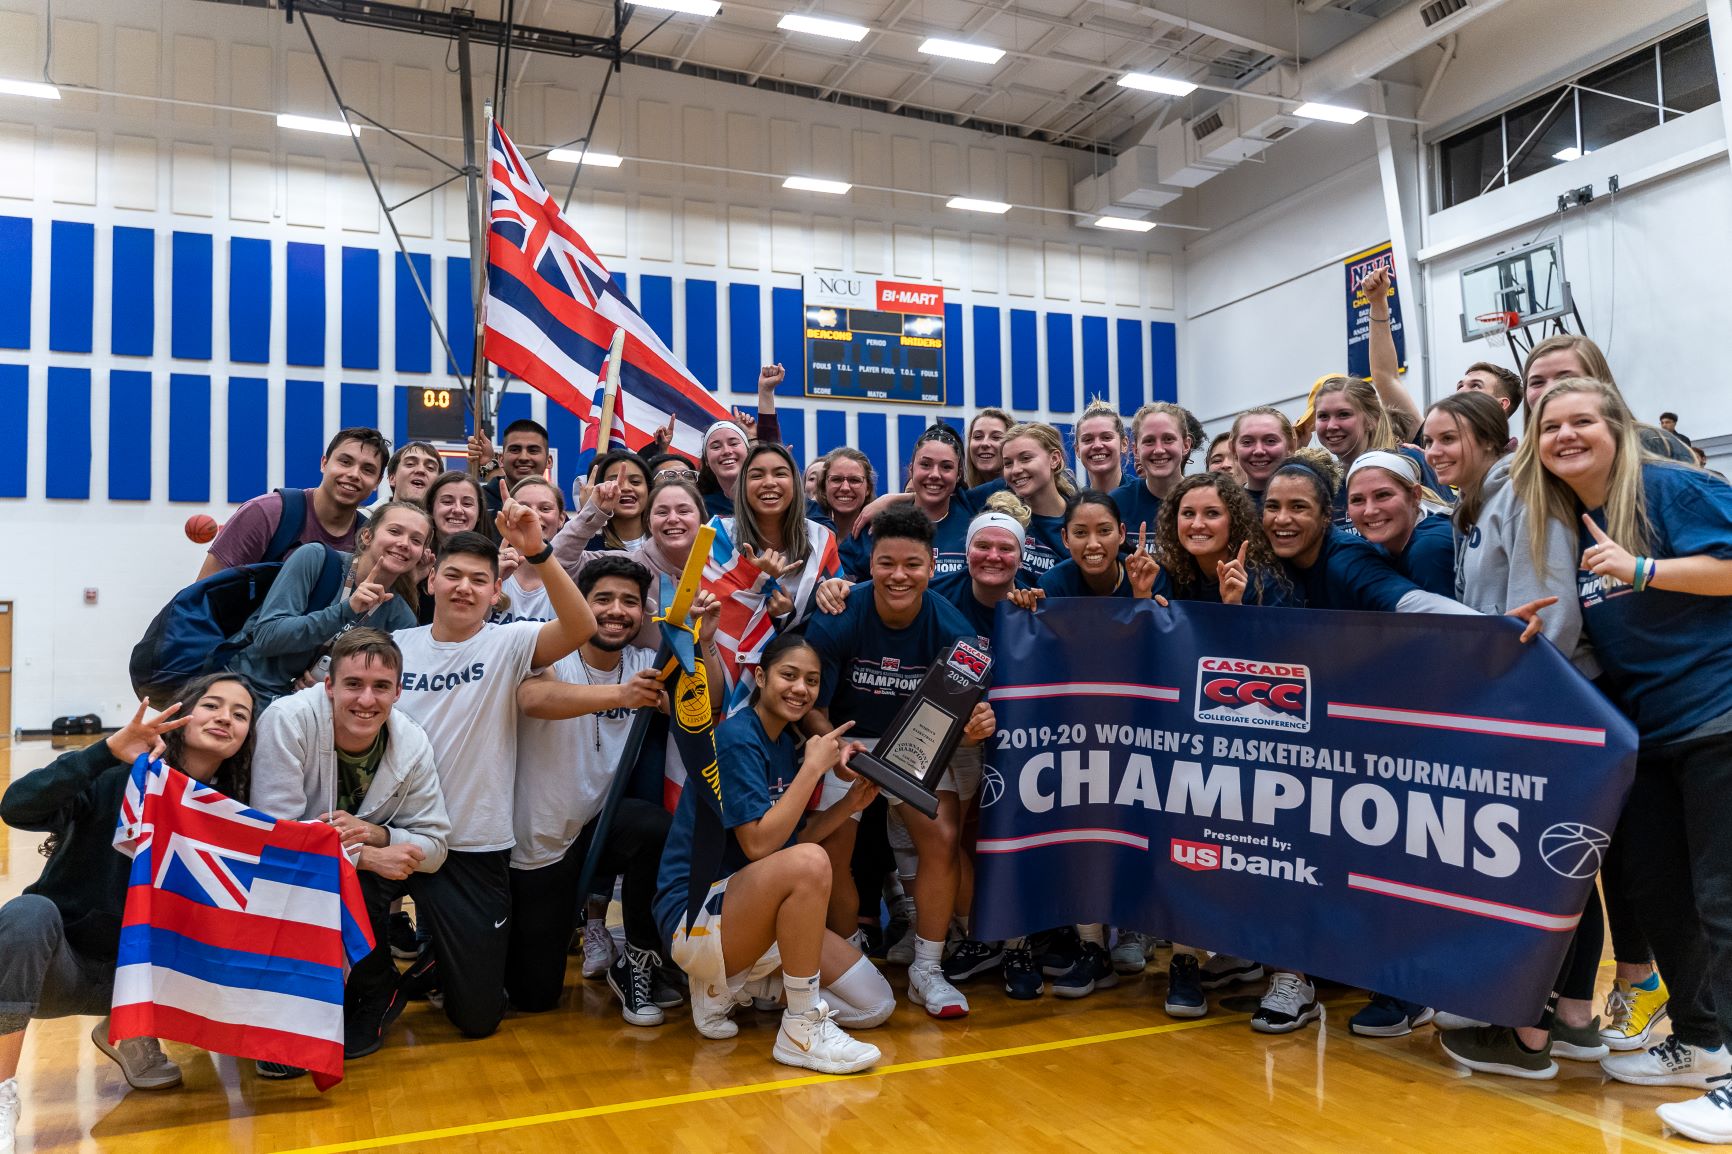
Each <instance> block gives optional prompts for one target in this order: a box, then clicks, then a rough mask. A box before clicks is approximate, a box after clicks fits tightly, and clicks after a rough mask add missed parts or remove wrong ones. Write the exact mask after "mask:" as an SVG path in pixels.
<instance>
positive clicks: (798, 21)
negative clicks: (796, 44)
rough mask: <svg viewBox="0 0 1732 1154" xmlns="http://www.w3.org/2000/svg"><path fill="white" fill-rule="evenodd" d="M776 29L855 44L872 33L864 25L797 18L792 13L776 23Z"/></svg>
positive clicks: (815, 18) (806, 17)
mask: <svg viewBox="0 0 1732 1154" xmlns="http://www.w3.org/2000/svg"><path fill="white" fill-rule="evenodd" d="M776 27H778V28H780V29H781V30H782V31H784V32H808V33H810V34H811V35H813V36H828V37H830V38H831V39H833V40H852V41H854V42H855V43H859V42H860V41H862V40H864V39H865V38H866V33H867V32H869V31H871V29H869V28H867V27H866V26H865V25H864V24H850V23H848V22H847V21H845V20H825V19H823V18H822V17H819V16H796V15H794V14H793V13H791V12H790V13H789V14H788V15H786V16H784V17H782V18H781V19H780V20H778V21H776Z"/></svg>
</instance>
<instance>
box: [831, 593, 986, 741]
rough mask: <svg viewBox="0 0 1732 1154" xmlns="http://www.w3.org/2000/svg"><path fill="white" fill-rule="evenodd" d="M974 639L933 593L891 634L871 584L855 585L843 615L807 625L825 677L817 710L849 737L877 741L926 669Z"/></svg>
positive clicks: (959, 616) (964, 620)
mask: <svg viewBox="0 0 1732 1154" xmlns="http://www.w3.org/2000/svg"><path fill="white" fill-rule="evenodd" d="M975 635H976V633H975V629H974V626H973V625H971V624H970V623H969V621H968V619H967V618H965V617H964V616H963V615H962V614H961V613H959V612H957V611H956V609H955V607H954V606H952V605H951V604H950V602H948V601H946V600H944V599H943V598H942V597H939V596H938V595H936V594H935V593H933V592H932V591H931V590H930V589H928V590H926V592H925V593H923V594H922V595H921V603H920V612H919V613H917V614H916V615H915V617H914V620H913V622H912V623H910V624H909V625H908V626H907V627H906V628H903V629H892V628H890V627H889V626H888V625H885V624H884V621H883V619H882V618H880V617H879V616H878V606H877V604H876V602H875V601H874V598H873V592H872V586H871V584H870V583H868V584H864V585H856V586H855V587H854V588H853V589H851V590H849V591H848V605H847V607H846V608H845V609H843V610H842V612H840V613H837V614H834V615H832V614H827V613H818V614H815V615H814V616H813V617H812V619H811V620H810V621H809V622H807V624H806V640H807V641H809V642H811V643H812V648H813V649H816V650H817V651H818V658H819V661H820V662H822V664H823V670H824V675H823V681H822V683H821V684H820V685H819V688H818V704H819V705H821V706H824V707H825V708H826V709H828V710H829V712H830V720H831V721H832V722H833V723H835V724H837V725H840V724H841V723H842V722H844V721H852V722H853V723H854V728H853V729H851V730H849V736H850V737H862V738H868V737H879V736H882V735H883V733H884V730H885V729H887V728H888V727H889V725H890V722H891V721H892V720H893V719H894V718H895V716H896V711H897V710H898V709H900V708H902V702H903V701H904V700H905V699H906V698H907V697H908V695H909V694H910V693H913V692H914V690H915V689H916V688H918V687H919V685H920V681H921V679H922V678H924V677H925V676H926V670H927V668H928V667H929V666H931V664H932V663H933V662H934V661H936V660H938V658H939V657H940V656H941V655H942V654H943V653H944V651H945V650H946V649H948V648H949V647H950V644H951V642H953V641H958V640H962V639H964V638H972V637H974V636H975Z"/></svg>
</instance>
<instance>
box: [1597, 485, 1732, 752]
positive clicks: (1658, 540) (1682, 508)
mask: <svg viewBox="0 0 1732 1154" xmlns="http://www.w3.org/2000/svg"><path fill="white" fill-rule="evenodd" d="M1642 488H1643V490H1644V492H1645V494H1646V498H1647V507H1648V522H1649V525H1650V539H1649V542H1648V554H1647V555H1648V556H1650V557H1652V558H1654V559H1655V560H1657V561H1659V562H1660V572H1661V576H1662V579H1664V574H1665V570H1666V559H1667V558H1669V557H1690V556H1694V555H1696V554H1705V555H1707V556H1709V557H1717V558H1719V559H1721V560H1727V559H1732V486H1728V485H1727V484H1726V482H1725V481H1722V480H1720V479H1719V478H1718V477H1716V476H1714V475H1713V474H1712V473H1706V472H1703V471H1702V470H1700V469H1693V468H1690V467H1688V466H1680V465H1672V464H1660V463H1652V462H1651V463H1646V464H1644V465H1643V466H1642ZM1589 515H1590V516H1592V517H1593V519H1594V522H1595V523H1596V524H1598V525H1599V526H1600V527H1601V528H1602V529H1604V528H1605V524H1606V516H1605V510H1603V509H1594V510H1592V511H1591V512H1590V513H1589ZM1580 544H1581V547H1582V548H1583V549H1584V550H1585V549H1587V548H1588V546H1590V545H1592V544H1594V539H1593V536H1592V534H1590V533H1589V532H1588V529H1587V526H1586V525H1582V526H1581V528H1580ZM1576 587H1577V589H1578V591H1579V596H1580V598H1581V603H1582V627H1583V628H1584V629H1585V630H1586V631H1587V634H1588V640H1590V641H1592V642H1593V643H1594V654H1595V656H1597V657H1598V658H1599V659H1600V668H1601V669H1602V670H1603V671H1604V673H1605V677H1604V679H1603V680H1602V682H1601V684H1602V685H1603V687H1604V688H1605V690H1606V693H1607V695H1608V696H1610V697H1611V699H1612V700H1613V701H1614V702H1616V703H1617V705H1618V707H1619V708H1620V709H1622V710H1623V711H1624V712H1625V713H1626V714H1628V715H1629V717H1630V720H1632V721H1634V722H1635V723H1636V731H1637V732H1638V733H1639V734H1641V738H1642V744H1643V745H1665V744H1668V743H1671V742H1676V741H1683V740H1686V739H1688V738H1689V737H1690V736H1691V734H1692V731H1694V730H1696V729H1699V728H1701V727H1702V726H1704V725H1706V724H1707V723H1708V722H1711V721H1714V720H1716V719H1718V718H1721V717H1724V716H1725V715H1727V714H1728V713H1732V597H1702V596H1698V595H1695V594H1691V593H1673V592H1668V591H1667V590H1664V589H1644V590H1643V591H1642V592H1640V593H1637V592H1636V591H1635V588H1634V587H1633V586H1631V585H1627V584H1625V583H1624V582H1622V581H1618V580H1616V579H1614V578H1611V577H1596V576H1595V575H1594V574H1592V573H1589V572H1588V571H1587V570H1585V569H1583V570H1579V571H1578V572H1577V573H1576Z"/></svg>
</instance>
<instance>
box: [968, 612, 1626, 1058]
mask: <svg viewBox="0 0 1732 1154" xmlns="http://www.w3.org/2000/svg"><path fill="white" fill-rule="evenodd" d="M1519 632H1520V631H1519V628H1518V627H1517V626H1516V625H1515V624H1514V623H1512V622H1510V621H1508V620H1506V619H1501V618H1489V617H1465V616H1464V617H1455V616H1441V615H1435V614H1420V615H1405V614H1397V613H1345V612H1324V611H1320V610H1302V609H1261V608H1247V607H1243V606H1227V605H1210V604H1198V603H1186V604H1183V605H1179V604H1175V605H1173V606H1171V607H1168V608H1163V607H1161V606H1158V605H1156V604H1155V603H1154V602H1152V601H1133V600H1126V599H1118V598H1112V599H1108V598H1099V599H1095V598H1077V599H1069V598H1066V599H1059V600H1056V601H1048V602H1047V603H1046V605H1045V607H1044V608H1043V609H1041V610H1040V611H1038V612H1034V613H1030V612H1025V611H1022V610H1017V609H1014V608H1013V607H1010V606H1009V605H1008V603H1007V604H1006V605H1005V606H1004V607H1003V608H1000V610H999V612H998V620H997V627H996V630H995V632H994V636H993V653H994V658H995V661H996V668H995V670H994V678H993V683H994V688H993V689H992V691H991V694H990V699H991V701H992V705H993V710H994V712H995V713H996V715H997V718H998V732H997V733H995V734H994V735H993V737H992V738H990V739H989V741H988V743H987V745H986V758H985V760H986V769H985V772H984V775H983V778H982V781H981V791H980V792H981V807H982V808H981V815H980V839H979V843H978V846H977V857H976V863H977V864H976V866H975V907H974V912H975V933H976V934H978V935H979V936H980V937H981V938H982V939H984V940H995V939H1000V938H1007V937H1012V936H1015V935H1019V934H1026V933H1031V932H1034V931H1036V930H1042V929H1046V928H1049V927H1052V926H1060V925H1069V924H1072V923H1079V922H1083V923H1086V922H1107V923H1110V924H1113V925H1117V926H1123V927H1127V928H1130V929H1136V930H1142V931H1145V932H1148V933H1151V934H1158V935H1160V936H1161V937H1165V938H1171V939H1172V940H1173V941H1175V942H1180V943H1183V944H1185V945H1190V946H1198V947H1202V948H1206V949H1211V950H1218V951H1221V952H1225V953H1231V954H1237V955H1240V956H1243V957H1249V958H1255V959H1256V960H1258V961H1261V962H1264V963H1266V964H1269V965H1272V966H1277V967H1282V968H1287V969H1294V970H1300V971H1303V972H1306V973H1309V974H1313V975H1315V976H1317V977H1321V978H1329V979H1332V980H1335V981H1339V982H1345V983H1348V984H1351V985H1356V986H1363V987H1366V988H1368V989H1372V990H1377V991H1380V992H1382V993H1387V994H1393V995H1395V996H1397V997H1400V998H1405V999H1407V1000H1409V1001H1413V1002H1419V1003H1421V1004H1424V1005H1428V1006H1436V1007H1438V1008H1440V1009H1447V1010H1451V1011H1454V1012H1456V1013H1462V1014H1466V1015H1469V1016H1471V1017H1475V1018H1480V1019H1484V1020H1487V1021H1492V1022H1501V1023H1509V1024H1525V1023H1529V1022H1532V1021H1534V1020H1535V1019H1536V1018H1537V1016H1538V1014H1539V1011H1540V1008H1541V1006H1542V1005H1543V1003H1544V1001H1545V998H1546V996H1547V994H1548V993H1549V992H1550V991H1551V988H1552V985H1553V982H1554V981H1555V979H1556V977H1557V971H1558V967H1559V965H1560V964H1561V962H1562V960H1563V955H1564V952H1565V950H1566V949H1567V948H1568V946H1569V944H1570V938H1571V935H1572V934H1573V933H1574V931H1575V928H1576V923H1577V921H1578V920H1580V916H1581V912H1582V910H1583V908H1584V907H1585V906H1586V904H1587V902H1588V900H1589V899H1590V897H1591V895H1592V892H1593V884H1594V875H1595V874H1596V873H1597V872H1598V870H1599V866H1600V861H1601V858H1602V857H1603V855H1604V853H1605V848H1606V845H1607V842H1608V841H1609V836H1608V835H1609V833H1610V831H1611V830H1612V829H1613V828H1614V827H1615V826H1616V824H1617V818H1618V814H1619V813H1620V812H1621V811H1622V809H1623V805H1624V798H1625V796H1626V795H1627V794H1628V793H1629V789H1630V782H1631V779H1632V776H1633V774H1634V771H1635V751H1636V735H1635V730H1634V728H1633V727H1632V726H1631V725H1630V723H1629V722H1628V721H1627V720H1626V719H1625V718H1624V717H1623V716H1622V715H1621V714H1619V713H1618V712H1617V710H1616V709H1614V708H1613V707H1612V706H1611V705H1610V704H1609V703H1608V702H1607V701H1606V700H1605V698H1604V697H1602V696H1601V695H1600V693H1599V691H1598V690H1596V689H1594V688H1593V687H1592V686H1591V685H1589V684H1588V682H1587V681H1586V680H1585V679H1583V678H1582V677H1581V676H1580V675H1579V674H1577V673H1576V671H1575V669H1574V668H1573V667H1572V666H1571V665H1570V663H1569V661H1568V660H1567V659H1566V658H1565V657H1564V656H1563V655H1562V654H1560V653H1559V652H1558V651H1557V650H1556V649H1555V648H1554V647H1553V646H1552V645H1551V644H1550V643H1548V642H1545V641H1543V640H1536V641H1534V642H1533V643H1531V644H1528V645H1523V644H1521V642H1520V641H1519V640H1518V636H1519ZM1596 900H1597V899H1596ZM1488 975H1496V980H1495V981H1492V980H1488Z"/></svg>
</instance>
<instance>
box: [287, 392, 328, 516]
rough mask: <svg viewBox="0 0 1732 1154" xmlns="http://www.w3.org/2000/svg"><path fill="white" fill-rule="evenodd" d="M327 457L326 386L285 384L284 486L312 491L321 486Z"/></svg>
mask: <svg viewBox="0 0 1732 1154" xmlns="http://www.w3.org/2000/svg"><path fill="white" fill-rule="evenodd" d="M324 455H325V382H323V381H296V380H289V381H285V382H283V484H285V485H287V486H289V487H291V488H302V489H310V488H313V487H314V486H316V485H317V484H318V483H319V479H320V476H321V474H320V472H319V458H321V457H323V456H324Z"/></svg>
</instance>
